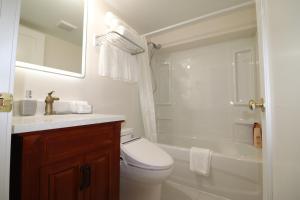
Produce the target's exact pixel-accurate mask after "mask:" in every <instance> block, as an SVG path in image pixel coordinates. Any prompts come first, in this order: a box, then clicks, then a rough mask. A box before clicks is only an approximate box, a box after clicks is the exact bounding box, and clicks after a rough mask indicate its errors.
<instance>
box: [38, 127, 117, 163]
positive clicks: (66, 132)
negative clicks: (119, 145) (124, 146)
mask: <svg viewBox="0 0 300 200" xmlns="http://www.w3.org/2000/svg"><path fill="white" fill-rule="evenodd" d="M113 128H114V126H112V125H111V124H103V125H102V126H99V125H98V126H96V125H90V126H88V128H87V127H76V128H68V129H61V130H57V131H56V132H55V133H53V134H50V135H47V136H46V137H45V152H44V154H45V159H46V160H45V162H54V161H57V160H60V159H62V158H64V157H69V156H73V155H76V154H80V153H85V152H89V151H91V150H93V149H95V148H99V147H102V146H107V145H112V144H113V142H114V141H113V138H114V137H113V136H114V129H113Z"/></svg>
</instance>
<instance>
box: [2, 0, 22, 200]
mask: <svg viewBox="0 0 300 200" xmlns="http://www.w3.org/2000/svg"><path fill="white" fill-rule="evenodd" d="M20 6H21V3H20V0H0V32H2V33H3V34H1V35H0V37H1V38H0V41H1V46H0V58H1V59H0V73H1V74H0V92H3V93H10V94H13V89H14V80H15V63H16V49H17V37H18V28H19V19H20ZM11 121H12V112H10V113H0V158H1V165H0V199H1V200H8V199H9V178H10V176H9V175H10V146H11V143H10V142H11V131H12V128H11Z"/></svg>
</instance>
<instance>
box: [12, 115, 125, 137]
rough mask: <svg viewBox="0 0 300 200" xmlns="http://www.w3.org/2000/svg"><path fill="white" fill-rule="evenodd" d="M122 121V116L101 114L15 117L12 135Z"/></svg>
mask: <svg viewBox="0 0 300 200" xmlns="http://www.w3.org/2000/svg"><path fill="white" fill-rule="evenodd" d="M123 120H125V116H123V115H102V114H68V115H49V116H44V115H37V116H30V117H23V116H22V117H20V116H17V117H13V122H12V133H13V134H16V133H26V132H33V131H41V130H49V129H57V128H66V127H74V126H83V125H89V124H100V123H106V122H115V121H123Z"/></svg>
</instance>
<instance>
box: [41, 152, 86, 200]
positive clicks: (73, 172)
mask: <svg viewBox="0 0 300 200" xmlns="http://www.w3.org/2000/svg"><path fill="white" fill-rule="evenodd" d="M82 161H83V159H82V158H80V157H79V158H74V159H68V160H65V161H62V162H59V163H57V164H54V165H50V166H46V167H44V168H42V170H41V193H40V195H41V196H40V199H42V200H82V199H83V198H82V196H83V193H82V191H80V180H81V173H80V167H81V165H82V163H83V162H82Z"/></svg>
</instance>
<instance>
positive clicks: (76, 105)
mask: <svg viewBox="0 0 300 200" xmlns="http://www.w3.org/2000/svg"><path fill="white" fill-rule="evenodd" d="M54 110H55V112H56V113H57V114H89V113H92V112H93V107H92V106H91V105H89V104H88V102H86V101H57V102H55V103H54Z"/></svg>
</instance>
